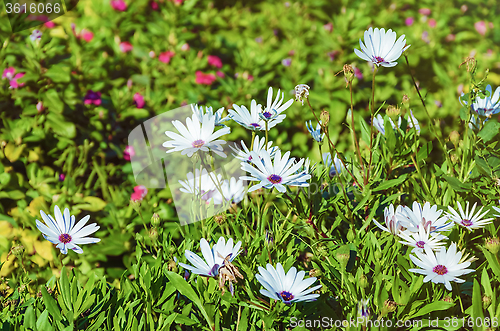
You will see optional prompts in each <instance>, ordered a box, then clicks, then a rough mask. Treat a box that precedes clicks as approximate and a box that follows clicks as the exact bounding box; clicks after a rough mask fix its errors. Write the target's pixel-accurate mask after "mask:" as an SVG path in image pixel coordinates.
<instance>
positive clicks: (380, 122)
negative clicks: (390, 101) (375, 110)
mask: <svg viewBox="0 0 500 331" xmlns="http://www.w3.org/2000/svg"><path fill="white" fill-rule="evenodd" d="M389 122H390V123H391V126H392V128H393V129H396V124H394V122H393V121H392V119H391V118H390V117H389ZM399 125H401V119H400V122H399V123H398V126H399ZM373 126H374V127H375V128H376V129H377V130H378V131H379V132H380V133H382V134H383V135H384V136H385V127H384V118H383V117H382V115H380V114H377V116H375V117H374V118H373Z"/></svg>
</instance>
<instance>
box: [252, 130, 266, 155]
mask: <svg viewBox="0 0 500 331" xmlns="http://www.w3.org/2000/svg"><path fill="white" fill-rule="evenodd" d="M266 132H267V130H266ZM254 140H255V131H252V141H251V142H250V152H251V151H253V141H254ZM266 148H267V145H266Z"/></svg>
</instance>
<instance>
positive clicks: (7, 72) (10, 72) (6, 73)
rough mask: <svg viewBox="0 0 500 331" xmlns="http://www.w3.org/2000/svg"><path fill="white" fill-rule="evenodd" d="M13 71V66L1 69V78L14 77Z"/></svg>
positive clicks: (14, 70) (9, 78)
mask: <svg viewBox="0 0 500 331" xmlns="http://www.w3.org/2000/svg"><path fill="white" fill-rule="evenodd" d="M15 72H16V69H15V68H14V67H8V68H7V69H5V70H4V71H3V75H2V79H4V78H7V79H8V80H11V79H12V78H13V77H14V73H15Z"/></svg>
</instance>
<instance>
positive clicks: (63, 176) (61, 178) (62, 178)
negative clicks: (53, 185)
mask: <svg viewBox="0 0 500 331" xmlns="http://www.w3.org/2000/svg"><path fill="white" fill-rule="evenodd" d="M64 178H66V175H65V174H60V175H59V181H60V182H63V181H64Z"/></svg>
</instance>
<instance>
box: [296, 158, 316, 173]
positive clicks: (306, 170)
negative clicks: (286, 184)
mask: <svg viewBox="0 0 500 331" xmlns="http://www.w3.org/2000/svg"><path fill="white" fill-rule="evenodd" d="M316 165H317V164H316V163H314V164H313V165H312V166H311V160H310V159H309V158H306V159H305V161H304V164H303V165H302V167H300V168H299V169H298V170H297V172H296V173H297V174H299V173H305V174H307V175H311V174H312V173H313V172H314V170H315V169H316Z"/></svg>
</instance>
